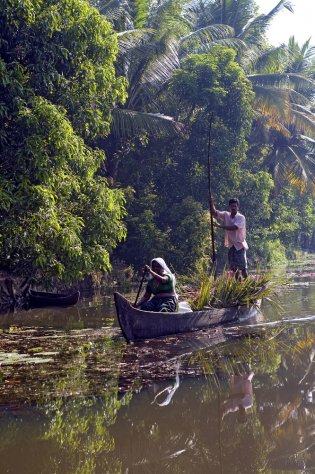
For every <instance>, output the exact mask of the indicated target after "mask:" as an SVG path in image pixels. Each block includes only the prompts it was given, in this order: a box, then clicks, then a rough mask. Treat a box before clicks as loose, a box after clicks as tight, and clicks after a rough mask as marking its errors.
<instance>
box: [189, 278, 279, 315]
mask: <svg viewBox="0 0 315 474" xmlns="http://www.w3.org/2000/svg"><path fill="white" fill-rule="evenodd" d="M285 282H286V280H285V279H284V278H283V277H275V276H271V275H270V274H267V273H262V272H258V273H256V275H250V276H248V277H247V278H246V279H245V280H244V279H242V280H239V279H236V278H235V276H234V275H232V274H230V273H229V272H225V273H224V274H223V275H221V276H219V277H217V278H216V279H215V278H214V275H213V274H211V275H210V276H209V275H206V274H203V275H201V277H200V282H199V285H198V286H197V287H196V288H195V292H194V293H193V294H192V292H191V296H190V298H188V299H189V303H190V305H191V307H192V309H193V310H194V311H196V310H200V309H203V308H204V307H207V306H208V307H211V308H227V307H230V306H238V305H247V306H251V305H253V304H255V303H256V302H257V300H260V299H263V298H265V299H267V300H269V301H271V302H273V303H275V304H276V301H275V296H276V294H277V292H278V290H279V287H280V286H281V285H282V284H283V283H285Z"/></svg>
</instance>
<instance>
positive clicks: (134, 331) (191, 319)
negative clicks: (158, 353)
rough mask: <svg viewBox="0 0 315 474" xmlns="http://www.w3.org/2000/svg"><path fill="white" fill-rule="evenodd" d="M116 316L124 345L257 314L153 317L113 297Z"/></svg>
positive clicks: (231, 311) (248, 310) (242, 309)
mask: <svg viewBox="0 0 315 474" xmlns="http://www.w3.org/2000/svg"><path fill="white" fill-rule="evenodd" d="M114 298H115V305H116V312H117V317H118V321H119V324H120V327H121V330H122V332H123V334H124V336H125V338H126V339H127V341H137V340H141V339H152V338H155V337H161V336H168V335H171V334H179V333H183V332H190V331H195V330H197V329H204V328H209V327H211V326H217V325H219V324H226V323H232V322H234V321H237V320H239V319H245V318H249V317H252V316H254V315H256V314H257V312H258V308H257V307H256V306H252V307H247V306H235V307H231V308H223V309H209V310H204V311H192V312H186V313H181V312H178V313H153V312H149V311H142V310H140V309H136V308H134V307H133V306H132V305H131V304H130V303H129V301H128V300H126V298H124V297H123V296H122V295H121V294H120V293H117V292H116V293H114Z"/></svg>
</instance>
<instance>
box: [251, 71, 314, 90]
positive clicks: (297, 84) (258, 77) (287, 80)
mask: <svg viewBox="0 0 315 474" xmlns="http://www.w3.org/2000/svg"><path fill="white" fill-rule="evenodd" d="M247 77H248V79H249V80H250V81H251V82H252V83H253V84H256V85H261V86H273V87H290V86H291V88H293V87H294V89H295V90H297V91H300V92H302V91H309V90H314V88H315V81H314V80H313V79H311V78H308V77H305V76H302V75H300V74H292V73H285V74H249V75H248V76H247Z"/></svg>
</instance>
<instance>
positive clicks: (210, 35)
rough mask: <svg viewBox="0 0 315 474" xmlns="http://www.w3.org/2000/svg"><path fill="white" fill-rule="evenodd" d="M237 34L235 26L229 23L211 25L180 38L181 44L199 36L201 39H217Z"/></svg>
mask: <svg viewBox="0 0 315 474" xmlns="http://www.w3.org/2000/svg"><path fill="white" fill-rule="evenodd" d="M234 35H235V32H234V28H232V27H231V26H229V25H220V24H219V25H209V26H206V27H204V28H199V30H196V31H193V32H191V33H189V34H188V35H186V36H183V37H182V38H181V40H180V44H183V43H185V42H186V41H189V40H191V39H194V38H198V39H199V40H200V41H204V40H206V41H207V42H208V41H215V40H218V39H223V38H227V37H233V36H234Z"/></svg>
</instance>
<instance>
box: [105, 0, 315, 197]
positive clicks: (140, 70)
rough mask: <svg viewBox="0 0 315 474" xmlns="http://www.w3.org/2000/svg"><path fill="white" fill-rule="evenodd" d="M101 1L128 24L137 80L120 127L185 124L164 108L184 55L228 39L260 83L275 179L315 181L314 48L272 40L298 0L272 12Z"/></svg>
mask: <svg viewBox="0 0 315 474" xmlns="http://www.w3.org/2000/svg"><path fill="white" fill-rule="evenodd" d="M98 8H100V11H102V12H103V13H105V14H106V15H107V16H108V17H109V18H110V19H111V20H112V21H113V22H114V24H115V23H116V24H120V25H122V27H127V29H125V30H124V31H120V32H119V33H118V39H119V58H118V70H119V73H120V74H122V75H125V76H126V77H127V79H128V81H129V89H128V99H127V101H126V104H125V107H124V108H123V109H116V110H114V111H113V117H114V120H113V127H112V130H113V132H114V133H116V134H117V135H118V136H123V135H129V136H130V135H134V134H137V133H140V132H141V131H143V130H145V131H149V132H151V133H152V132H153V133H154V134H159V133H165V132H166V133H172V132H173V131H174V128H176V127H177V128H178V124H176V122H174V121H173V120H172V118H171V117H164V116H162V115H160V114H159V111H160V106H159V96H160V94H161V92H163V91H164V90H165V87H166V86H167V84H168V82H169V80H170V78H171V77H172V74H173V72H174V70H175V69H176V68H178V67H179V66H180V63H181V60H182V59H183V58H184V57H186V56H187V55H188V54H196V53H203V52H207V51H211V49H212V48H213V46H214V45H215V44H222V45H224V46H228V47H231V48H233V49H235V50H236V51H237V60H238V61H239V63H240V65H241V66H242V67H243V69H244V71H245V72H246V74H247V76H248V79H249V80H250V81H251V82H252V86H253V90H254V92H255V110H256V114H257V120H259V121H260V126H263V127H264V128H265V129H266V132H267V133H265V136H266V137H268V138H269V140H274V141H271V143H270V145H271V153H270V156H269V157H268V167H269V168H270V169H272V170H273V172H274V176H275V178H276V179H277V180H278V179H279V177H280V176H281V177H282V178H283V177H284V176H285V175H286V176H287V177H288V178H289V179H290V181H291V182H292V183H294V184H296V185H299V187H300V188H301V189H302V188H304V187H305V185H306V184H307V182H308V183H312V181H313V177H314V176H313V143H312V140H311V139H308V138H307V136H306V135H310V136H313V135H314V133H315V120H314V113H313V103H312V97H313V93H314V89H315V83H314V81H313V80H312V66H313V65H314V63H313V62H312V60H313V54H314V48H312V47H310V45H309V41H308V42H306V43H305V44H304V45H302V47H301V48H299V46H298V45H297V43H296V42H295V41H294V38H291V39H290V41H289V44H288V45H282V46H280V47H278V48H272V47H270V46H268V45H267V44H266V39H265V32H266V30H267V28H268V26H269V25H270V22H271V21H272V20H273V19H274V18H275V17H276V15H277V14H278V13H279V11H281V9H283V8H285V9H288V10H290V11H292V4H291V2H290V1H288V0H281V1H279V2H278V3H277V4H276V6H275V7H274V8H273V9H272V10H271V11H270V12H269V13H268V14H265V15H257V8H256V6H255V3H254V2H253V1H252V0H238V1H235V0H225V1H222V0H213V1H199V2H196V1H193V2H187V1H180V0H165V1H164V2H160V3H159V4H158V6H157V4H156V3H155V2H153V1H151V2H150V1H143V2H141V1H138V2H127V3H126V1H125V0H110V1H105V2H98ZM300 137H304V138H303V139H300ZM272 161H273V165H271V162H272ZM294 176H295V177H294ZM302 183H304V184H302Z"/></svg>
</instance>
